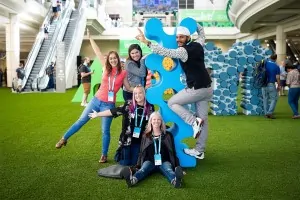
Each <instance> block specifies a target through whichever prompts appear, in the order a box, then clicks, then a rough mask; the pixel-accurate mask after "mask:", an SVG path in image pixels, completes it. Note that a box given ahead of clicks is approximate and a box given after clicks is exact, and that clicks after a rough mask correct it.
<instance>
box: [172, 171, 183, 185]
mask: <svg viewBox="0 0 300 200" xmlns="http://www.w3.org/2000/svg"><path fill="white" fill-rule="evenodd" d="M182 177H183V171H182V168H181V167H180V166H178V167H175V185H174V187H175V188H180V187H181V182H182Z"/></svg>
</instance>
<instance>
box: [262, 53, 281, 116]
mask: <svg viewBox="0 0 300 200" xmlns="http://www.w3.org/2000/svg"><path fill="white" fill-rule="evenodd" d="M276 60H277V54H273V55H271V56H270V59H269V60H268V61H267V63H266V76H267V80H268V82H267V86H266V87H262V88H261V91H262V96H263V104H264V113H265V117H266V118H269V119H276V118H275V117H274V115H273V113H274V110H275V107H276V103H277V99H278V92H279V91H280V88H281V86H280V69H279V66H278V65H277V64H276ZM275 82H277V89H276V85H275ZM269 102H270V103H269Z"/></svg>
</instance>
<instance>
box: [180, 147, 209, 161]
mask: <svg viewBox="0 0 300 200" xmlns="http://www.w3.org/2000/svg"><path fill="white" fill-rule="evenodd" d="M183 152H184V153H185V154H187V155H190V156H194V157H195V158H198V159H200V160H202V159H204V152H199V151H197V150H196V149H183Z"/></svg>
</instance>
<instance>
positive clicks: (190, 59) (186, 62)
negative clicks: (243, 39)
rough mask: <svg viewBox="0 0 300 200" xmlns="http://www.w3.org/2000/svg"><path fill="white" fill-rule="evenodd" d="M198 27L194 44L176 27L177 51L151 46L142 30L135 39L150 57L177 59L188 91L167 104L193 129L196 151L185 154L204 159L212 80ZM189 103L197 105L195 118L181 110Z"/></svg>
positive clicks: (185, 32)
mask: <svg viewBox="0 0 300 200" xmlns="http://www.w3.org/2000/svg"><path fill="white" fill-rule="evenodd" d="M197 26H198V27H197V33H198V37H197V39H196V40H195V41H194V42H192V41H191V36H190V35H191V34H190V32H189V30H188V29H187V28H186V27H182V26H179V27H177V32H176V41H177V44H178V48H177V49H167V48H164V47H162V46H160V45H157V44H151V42H150V41H148V40H146V38H145V36H144V34H143V32H142V31H141V30H139V31H140V34H139V35H138V36H137V37H136V39H138V40H140V41H141V42H143V43H145V44H147V45H148V47H150V48H151V50H152V51H153V53H156V54H159V55H161V56H166V57H171V58H178V59H179V61H180V64H181V66H182V69H183V71H184V73H185V75H186V82H187V87H186V88H185V89H183V90H181V91H179V92H178V93H177V94H175V95H174V96H172V98H170V99H169V101H168V106H169V107H170V109H172V110H173V111H174V112H175V113H176V114H178V115H179V116H180V117H181V118H182V119H183V120H184V121H185V122H186V123H187V124H189V125H191V126H192V127H193V132H194V134H193V135H194V138H197V142H196V147H195V148H192V149H184V152H185V153H186V154H188V155H190V156H194V157H196V158H198V159H204V150H205V144H206V140H207V136H208V120H207V116H208V103H209V101H210V99H211V97H212V88H211V79H210V76H209V74H208V72H207V70H206V69H205V64H204V49H203V46H204V42H205V35H204V30H203V27H202V26H200V25H199V24H198V25H197ZM190 103H195V104H196V116H194V115H193V113H191V112H190V111H189V110H187V109H185V108H184V107H183V105H185V104H190ZM200 132H201V134H200ZM199 134H200V135H199Z"/></svg>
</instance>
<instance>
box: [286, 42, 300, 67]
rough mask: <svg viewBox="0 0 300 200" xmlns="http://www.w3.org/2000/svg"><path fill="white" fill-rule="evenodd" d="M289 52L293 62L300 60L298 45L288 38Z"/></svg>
mask: <svg viewBox="0 0 300 200" xmlns="http://www.w3.org/2000/svg"><path fill="white" fill-rule="evenodd" d="M286 49H287V52H289V54H287V55H290V60H291V61H292V63H295V62H297V61H298V59H297V58H298V57H299V56H300V52H299V50H298V49H297V48H296V45H294V42H293V41H292V40H288V41H287V47H286Z"/></svg>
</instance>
